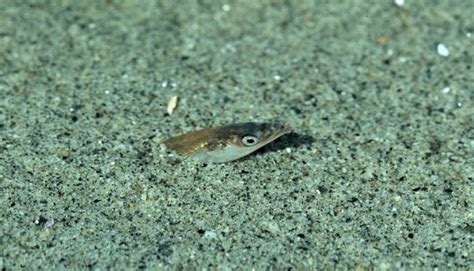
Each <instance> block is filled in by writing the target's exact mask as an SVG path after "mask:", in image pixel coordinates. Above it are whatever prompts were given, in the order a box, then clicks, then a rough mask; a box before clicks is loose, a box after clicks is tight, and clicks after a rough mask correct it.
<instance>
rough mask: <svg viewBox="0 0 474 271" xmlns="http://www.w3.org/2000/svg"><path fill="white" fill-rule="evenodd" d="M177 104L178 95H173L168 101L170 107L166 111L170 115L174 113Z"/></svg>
mask: <svg viewBox="0 0 474 271" xmlns="http://www.w3.org/2000/svg"><path fill="white" fill-rule="evenodd" d="M177 105H178V96H173V97H172V98H171V99H170V101H169V102H168V107H167V108H166V112H168V115H170V116H171V114H173V111H174V109H175V108H176V106H177Z"/></svg>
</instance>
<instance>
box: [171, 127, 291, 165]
mask: <svg viewBox="0 0 474 271" xmlns="http://www.w3.org/2000/svg"><path fill="white" fill-rule="evenodd" d="M290 132H291V129H290V128H287V127H285V126H283V125H280V124H270V123H254V122H247V123H239V124H231V125H227V126H222V127H214V128H207V129H203V130H198V131H193V132H189V133H186V134H183V135H179V136H176V137H172V138H170V139H168V140H166V141H165V145H166V146H167V147H168V148H170V149H171V150H174V151H175V152H176V153H178V154H179V155H182V156H189V157H193V158H197V159H198V160H200V161H202V162H209V163H224V162H229V161H233V160H236V159H239V158H242V157H244V156H246V155H248V154H250V153H252V152H254V151H256V150H258V149H259V148H261V147H263V146H265V145H267V144H268V143H270V142H272V141H274V140H275V139H277V138H279V137H280V136H282V135H284V134H287V133H290Z"/></svg>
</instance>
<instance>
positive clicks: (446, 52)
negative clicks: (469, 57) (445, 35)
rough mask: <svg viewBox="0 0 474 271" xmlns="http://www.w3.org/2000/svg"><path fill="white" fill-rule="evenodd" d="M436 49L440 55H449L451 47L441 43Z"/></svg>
mask: <svg viewBox="0 0 474 271" xmlns="http://www.w3.org/2000/svg"><path fill="white" fill-rule="evenodd" d="M436 50H437V51H438V55H440V56H444V57H447V56H449V49H448V47H446V45H444V44H442V43H440V44H438V46H436Z"/></svg>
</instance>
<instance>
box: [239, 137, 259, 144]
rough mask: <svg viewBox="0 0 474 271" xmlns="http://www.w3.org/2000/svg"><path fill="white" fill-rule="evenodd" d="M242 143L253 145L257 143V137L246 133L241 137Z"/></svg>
mask: <svg viewBox="0 0 474 271" xmlns="http://www.w3.org/2000/svg"><path fill="white" fill-rule="evenodd" d="M242 143H243V144H244V145H245V146H253V145H255V144H257V143H258V138H257V137H256V136H251V135H246V136H244V137H242Z"/></svg>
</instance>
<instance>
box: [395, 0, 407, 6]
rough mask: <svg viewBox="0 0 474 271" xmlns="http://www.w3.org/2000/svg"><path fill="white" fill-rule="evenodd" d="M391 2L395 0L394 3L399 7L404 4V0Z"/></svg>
mask: <svg viewBox="0 0 474 271" xmlns="http://www.w3.org/2000/svg"><path fill="white" fill-rule="evenodd" d="M393 2H395V5H397V6H399V7H401V6H403V5H404V4H405V0H394V1H393Z"/></svg>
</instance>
